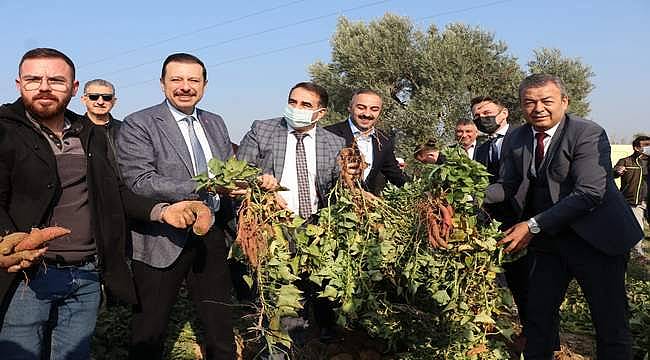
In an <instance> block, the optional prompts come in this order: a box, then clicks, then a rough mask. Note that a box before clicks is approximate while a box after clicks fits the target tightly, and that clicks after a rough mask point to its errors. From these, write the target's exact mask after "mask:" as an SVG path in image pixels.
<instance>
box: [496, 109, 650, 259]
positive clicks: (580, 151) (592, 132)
mask: <svg viewBox="0 0 650 360" xmlns="http://www.w3.org/2000/svg"><path fill="white" fill-rule="evenodd" d="M503 145H504V147H503V148H502V149H501V159H502V165H501V169H500V173H499V181H498V182H497V183H496V184H492V185H490V187H489V188H488V191H487V197H486V202H500V201H503V200H504V199H506V198H513V199H514V202H513V205H514V206H515V211H516V213H517V215H518V218H519V219H520V220H524V219H522V216H523V211H524V209H525V207H526V197H527V193H528V190H529V186H530V181H529V178H528V173H529V169H530V166H531V162H532V160H533V132H532V128H531V126H530V125H528V124H527V125H524V126H521V127H519V128H517V129H515V130H513V131H512V134H511V135H510V138H509V140H508V141H507V142H504V144H503ZM610 156H611V149H610V145H609V140H608V139H607V134H606V133H605V130H603V128H601V127H600V126H598V125H597V124H596V123H594V122H592V121H588V120H584V119H581V118H579V117H576V116H573V115H569V114H567V115H566V116H565V118H564V119H563V120H562V121H561V122H560V124H559V126H558V129H557V131H556V133H555V135H554V136H553V138H552V139H551V143H550V144H549V148H548V150H547V153H546V156H545V157H544V162H545V163H547V166H546V167H545V169H546V176H547V180H548V190H549V193H550V196H551V199H552V202H553V204H554V205H553V206H551V207H550V208H548V209H546V210H545V211H543V212H541V213H539V214H537V215H536V216H535V219H536V220H537V222H538V223H539V225H540V227H541V228H542V231H544V232H546V233H548V234H550V235H557V234H558V233H559V232H561V231H563V230H566V229H567V228H571V229H572V230H573V231H574V232H575V233H576V234H577V235H578V236H580V237H581V238H582V239H584V240H585V241H586V242H588V243H589V244H591V245H592V246H593V247H595V248H596V249H598V250H600V251H602V252H603V253H605V254H608V255H619V254H624V253H626V252H628V251H629V250H630V249H631V248H632V247H633V246H634V244H636V243H637V242H638V241H639V240H640V239H642V238H643V232H642V231H641V228H640V227H639V224H638V223H637V221H636V220H635V218H634V216H633V214H632V210H631V209H630V207H629V205H628V204H627V203H626V202H625V199H624V198H623V196H622V195H621V193H620V192H619V191H618V190H617V188H616V185H615V184H614V180H613V177H612V168H611V159H610Z"/></svg>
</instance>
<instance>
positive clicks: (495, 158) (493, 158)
mask: <svg viewBox="0 0 650 360" xmlns="http://www.w3.org/2000/svg"><path fill="white" fill-rule="evenodd" d="M501 138H503V135H501V134H496V135H495V136H494V137H493V138H492V139H490V162H492V163H498V162H499V147H498V146H497V142H498V141H499V139H501Z"/></svg>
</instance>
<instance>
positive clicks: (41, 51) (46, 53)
mask: <svg viewBox="0 0 650 360" xmlns="http://www.w3.org/2000/svg"><path fill="white" fill-rule="evenodd" d="M43 58H55V59H61V60H63V61H65V63H66V64H68V65H69V66H70V68H71V69H72V80H74V79H75V76H76V70H75V67H74V63H73V62H72V59H70V58H69V57H68V55H66V54H64V53H62V52H60V51H59V50H57V49H51V48H36V49H31V50H29V51H28V52H26V53H25V55H23V57H22V58H21V59H20V63H19V64H18V74H20V67H21V66H23V63H24V62H25V60H29V59H43Z"/></svg>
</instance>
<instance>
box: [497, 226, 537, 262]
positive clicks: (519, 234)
mask: <svg viewBox="0 0 650 360" xmlns="http://www.w3.org/2000/svg"><path fill="white" fill-rule="evenodd" d="M504 234H506V236H505V237H504V238H503V239H501V240H500V241H499V245H505V244H508V243H509V245H508V247H506V248H505V250H504V252H505V253H506V254H508V253H512V252H517V251H519V250H521V249H523V248H525V247H526V246H528V244H529V243H530V240H531V239H532V238H533V234H531V232H530V230H529V229H528V223H526V222H525V221H522V222H520V223H517V224H515V225H513V226H512V227H511V228H509V229H508V230H506V231H505V232H504Z"/></svg>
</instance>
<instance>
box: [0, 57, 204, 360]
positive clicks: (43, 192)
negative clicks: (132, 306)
mask: <svg viewBox="0 0 650 360" xmlns="http://www.w3.org/2000/svg"><path fill="white" fill-rule="evenodd" d="M78 87H79V82H78V81H76V80H75V68H74V64H73V62H72V60H70V58H69V57H68V56H66V55H65V54H63V53H61V52H60V51H58V50H55V49H48V48H38V49H33V50H30V51H28V52H27V53H25V55H23V57H22V59H21V61H20V65H19V67H18V78H17V79H16V88H17V90H18V91H19V92H20V98H19V99H18V100H16V101H15V102H14V103H12V104H6V105H3V106H2V107H0V233H2V234H7V233H14V232H24V233H28V232H30V231H31V229H32V228H43V227H48V226H54V225H57V226H61V227H64V228H67V229H69V230H70V231H69V234H65V235H64V236H61V237H60V238H58V239H54V240H51V241H49V242H48V243H47V250H46V251H45V252H44V254H43V258H42V261H39V262H33V263H34V264H35V265H34V266H32V267H31V268H29V269H27V270H26V272H25V276H15V275H14V274H9V273H6V272H4V271H2V272H0V300H1V301H2V307H1V308H2V327H1V328H0V354H2V355H1V357H2V359H5V360H8V359H40V358H51V359H79V360H81V359H84V360H85V359H89V358H90V339H91V337H92V333H93V331H94V329H95V320H96V317H97V310H98V308H99V304H100V299H101V282H103V283H104V284H105V285H106V287H107V288H108V289H109V290H110V291H111V293H112V294H113V295H115V296H116V297H118V298H120V299H121V300H123V301H126V302H130V303H136V295H135V288H134V285H133V281H132V279H131V276H130V271H129V269H128V264H127V262H126V244H125V243H126V222H127V219H126V216H128V217H129V220H130V221H133V222H136V221H142V222H152V221H155V222H165V223H167V224H169V225H171V226H174V227H178V228H185V227H186V226H188V225H190V224H192V223H193V222H194V219H195V212H194V211H193V210H192V208H194V207H198V208H203V209H205V207H204V206H203V205H201V204H199V203H198V202H189V201H184V202H179V203H176V204H173V205H168V204H166V203H158V202H157V201H154V200H151V199H148V198H145V197H141V196H137V195H135V194H133V193H132V192H131V191H129V190H128V189H127V188H126V187H125V186H124V184H123V183H122V182H121V181H120V179H119V177H118V175H117V174H116V173H115V170H114V169H115V168H114V164H111V160H110V159H109V158H108V156H107V153H108V151H109V149H108V146H107V144H106V136H105V129H104V128H101V127H98V126H95V125H93V123H92V122H90V120H88V119H87V118H86V117H83V116H80V115H77V114H75V113H73V112H71V111H69V110H67V109H66V107H67V105H68V104H69V102H70V99H71V98H72V97H73V96H74V95H75V94H76V92H77V88H78ZM205 210H207V209H205ZM125 215H126V216H125ZM5 241H6V240H5ZM16 247H18V245H17V246H16ZM32 261H33V259H32ZM21 265H23V264H21Z"/></svg>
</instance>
